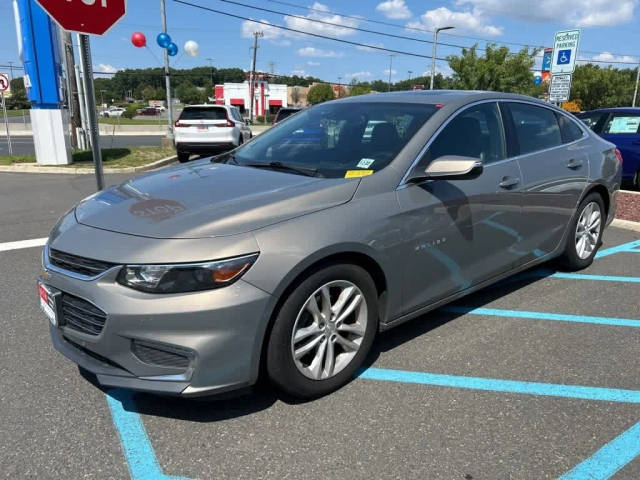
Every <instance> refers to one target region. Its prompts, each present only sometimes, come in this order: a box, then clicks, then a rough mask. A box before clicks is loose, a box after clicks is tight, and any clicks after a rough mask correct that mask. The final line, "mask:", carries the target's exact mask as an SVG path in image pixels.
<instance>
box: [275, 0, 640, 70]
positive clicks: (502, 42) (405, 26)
mask: <svg viewBox="0 0 640 480" xmlns="http://www.w3.org/2000/svg"><path fill="white" fill-rule="evenodd" d="M269 1H270V2H272V3H279V4H281V5H287V6H289V7H294V8H298V9H302V10H307V11H313V12H319V13H324V14H327V13H329V14H332V15H338V16H339V17H344V18H351V19H354V20H359V21H364V22H369V23H376V24H378V25H386V26H388V27H394V28H401V29H403V30H412V31H416V32H422V33H433V30H428V29H426V28H418V27H410V26H407V25H399V24H397V23H392V22H383V21H381V20H373V19H370V18H366V17H362V16H358V15H347V14H344V13H338V12H335V11H331V10H324V9H320V8H314V7H307V6H303V5H297V4H295V3H291V2H285V1H283V0H269ZM303 18H306V17H303ZM443 35H447V36H450V37H457V38H468V39H469V40H477V41H482V42H488V43H501V44H504V45H515V46H518V47H533V48H545V47H544V45H531V44H525V43H517V42H507V41H501V42H497V41H496V40H495V39H488V38H481V37H472V36H469V35H460V34H456V33H444V34H443ZM440 45H444V44H442V43H441V44H440ZM465 48H469V47H465ZM582 52H583V53H593V54H599V53H610V52H596V51H592V50H582ZM612 55H617V56H619V57H633V56H635V55H627V54H622V53H612ZM596 62H598V63H629V64H634V62H605V61H600V60H598V61H596ZM635 63H637V62H635Z"/></svg>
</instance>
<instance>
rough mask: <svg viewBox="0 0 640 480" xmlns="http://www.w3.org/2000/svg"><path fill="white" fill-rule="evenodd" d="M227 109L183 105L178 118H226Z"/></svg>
mask: <svg viewBox="0 0 640 480" xmlns="http://www.w3.org/2000/svg"><path fill="white" fill-rule="evenodd" d="M226 119H227V111H226V110H225V109H224V108H216V107H185V108H184V110H182V114H181V115H180V120H226Z"/></svg>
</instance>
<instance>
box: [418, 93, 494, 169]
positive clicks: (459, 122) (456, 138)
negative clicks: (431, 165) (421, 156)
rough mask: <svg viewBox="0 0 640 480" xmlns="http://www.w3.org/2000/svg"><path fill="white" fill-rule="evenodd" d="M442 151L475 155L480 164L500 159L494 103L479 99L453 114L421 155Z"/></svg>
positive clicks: (432, 157)
mask: <svg viewBox="0 0 640 480" xmlns="http://www.w3.org/2000/svg"><path fill="white" fill-rule="evenodd" d="M445 155H458V156H463V157H472V158H479V159H480V160H482V163H484V164H487V163H492V162H497V161H498V160H503V159H504V158H505V157H506V154H505V143H504V133H503V130H502V122H501V120H500V112H499V111H498V105H497V104H496V103H482V104H480V105H476V106H474V107H470V108H468V109H466V110H464V111H462V112H461V113H459V114H457V116H456V117H454V118H453V120H451V121H450V122H449V123H448V124H447V126H446V127H445V128H444V129H443V130H442V131H441V132H440V133H439V134H438V136H437V137H436V139H435V140H434V141H433V143H432V144H431V146H430V147H429V150H428V151H427V153H426V155H425V159H426V160H427V161H431V160H435V159H437V158H440V157H443V156H445Z"/></svg>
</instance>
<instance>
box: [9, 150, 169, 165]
mask: <svg viewBox="0 0 640 480" xmlns="http://www.w3.org/2000/svg"><path fill="white" fill-rule="evenodd" d="M171 155H175V150H174V149H173V147H125V148H103V149H102V164H103V165H104V166H105V167H112V168H122V167H140V166H142V165H147V164H149V163H151V162H155V161H156V160H160V159H161V158H165V157H169V156H171ZM72 158H73V163H72V164H71V165H58V166H60V167H72V168H76V167H87V168H92V167H93V156H92V154H91V150H77V151H75V152H73V154H72ZM35 161H36V157H35V155H14V156H9V155H0V165H11V164H15V163H35Z"/></svg>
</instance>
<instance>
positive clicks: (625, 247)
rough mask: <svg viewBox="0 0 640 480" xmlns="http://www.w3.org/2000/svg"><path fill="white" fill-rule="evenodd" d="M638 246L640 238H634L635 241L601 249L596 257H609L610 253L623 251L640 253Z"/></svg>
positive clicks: (639, 245)
mask: <svg viewBox="0 0 640 480" xmlns="http://www.w3.org/2000/svg"><path fill="white" fill-rule="evenodd" d="M638 247H640V240H634V241H633V242H627V243H623V244H622V245H616V246H615V247H611V248H605V249H604V250H600V251H599V252H598V253H596V256H595V258H602V257H608V256H609V255H613V254H614V253H622V252H633V253H640V250H639V249H638Z"/></svg>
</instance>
